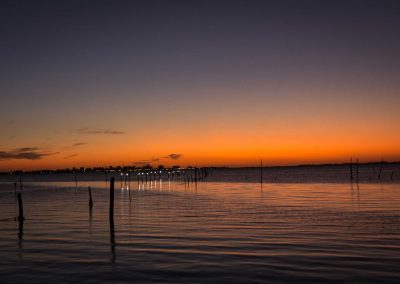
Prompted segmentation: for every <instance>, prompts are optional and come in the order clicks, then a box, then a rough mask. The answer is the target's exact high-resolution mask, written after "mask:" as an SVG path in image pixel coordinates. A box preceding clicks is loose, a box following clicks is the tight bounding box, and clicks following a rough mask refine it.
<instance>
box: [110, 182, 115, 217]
mask: <svg viewBox="0 0 400 284" xmlns="http://www.w3.org/2000/svg"><path fill="white" fill-rule="evenodd" d="M109 217H110V218H109V219H110V222H111V221H112V222H114V177H112V178H111V179H110V211H109Z"/></svg>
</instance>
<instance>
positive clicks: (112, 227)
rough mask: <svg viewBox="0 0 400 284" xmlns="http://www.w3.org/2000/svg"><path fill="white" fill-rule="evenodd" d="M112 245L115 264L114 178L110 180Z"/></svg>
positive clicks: (112, 257)
mask: <svg viewBox="0 0 400 284" xmlns="http://www.w3.org/2000/svg"><path fill="white" fill-rule="evenodd" d="M109 213H110V215H109V219H110V245H111V262H112V263H114V262H115V235H114V178H113V177H112V178H111V179H110V212H109Z"/></svg>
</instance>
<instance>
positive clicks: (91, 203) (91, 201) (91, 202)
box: [89, 186, 93, 209]
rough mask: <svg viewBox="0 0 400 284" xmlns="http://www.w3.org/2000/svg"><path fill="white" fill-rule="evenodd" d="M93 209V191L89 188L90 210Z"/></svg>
mask: <svg viewBox="0 0 400 284" xmlns="http://www.w3.org/2000/svg"><path fill="white" fill-rule="evenodd" d="M92 207H93V200H92V190H91V189H90V186H89V208H90V209H92Z"/></svg>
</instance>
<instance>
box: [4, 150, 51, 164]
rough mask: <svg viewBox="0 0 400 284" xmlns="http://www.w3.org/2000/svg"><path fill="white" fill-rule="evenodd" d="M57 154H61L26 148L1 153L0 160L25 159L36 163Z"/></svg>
mask: <svg viewBox="0 0 400 284" xmlns="http://www.w3.org/2000/svg"><path fill="white" fill-rule="evenodd" d="M56 154H59V152H48V151H40V150H39V148H37V147H24V148H18V149H14V150H11V151H0V160H1V161H6V160H22V159H25V160H31V161H35V160H40V159H42V158H44V157H47V156H51V155H56Z"/></svg>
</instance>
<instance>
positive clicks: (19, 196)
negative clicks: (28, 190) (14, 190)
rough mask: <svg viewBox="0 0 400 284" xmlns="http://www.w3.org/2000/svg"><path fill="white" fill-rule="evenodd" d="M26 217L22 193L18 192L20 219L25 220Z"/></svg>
mask: <svg viewBox="0 0 400 284" xmlns="http://www.w3.org/2000/svg"><path fill="white" fill-rule="evenodd" d="M24 219H25V218H24V207H23V205H22V197H21V193H18V221H20V222H21V221H23V220H24Z"/></svg>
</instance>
